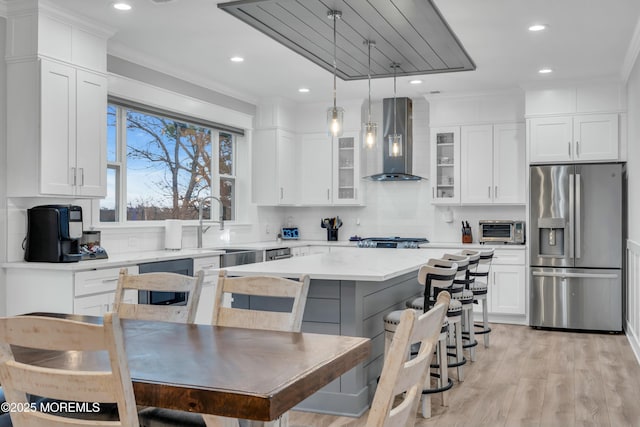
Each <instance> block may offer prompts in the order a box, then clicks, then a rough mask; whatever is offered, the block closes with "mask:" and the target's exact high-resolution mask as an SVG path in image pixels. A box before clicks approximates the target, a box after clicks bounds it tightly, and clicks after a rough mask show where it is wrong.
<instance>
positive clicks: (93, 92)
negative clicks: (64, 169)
mask: <svg viewBox="0 0 640 427" xmlns="http://www.w3.org/2000/svg"><path fill="white" fill-rule="evenodd" d="M76 77H77V80H76V95H77V114H76V118H77V120H76V123H77V127H76V129H77V131H76V144H75V149H76V171H75V172H76V186H77V187H76V192H77V195H79V196H99V197H104V196H106V195H107V159H106V155H107V150H106V143H107V79H106V77H105V76H102V75H100V74H95V73H90V72H87V71H83V70H77V72H76Z"/></svg>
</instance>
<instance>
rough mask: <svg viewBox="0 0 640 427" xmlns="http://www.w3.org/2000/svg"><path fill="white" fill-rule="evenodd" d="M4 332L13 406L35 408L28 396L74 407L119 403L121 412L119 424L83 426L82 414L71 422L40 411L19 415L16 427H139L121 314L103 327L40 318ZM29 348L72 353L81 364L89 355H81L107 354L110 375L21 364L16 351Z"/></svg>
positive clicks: (1, 365) (4, 365) (3, 365)
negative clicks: (73, 405)
mask: <svg viewBox="0 0 640 427" xmlns="http://www.w3.org/2000/svg"><path fill="white" fill-rule="evenodd" d="M0 331H2V333H1V334H0V383H2V386H3V389H4V392H5V397H6V398H7V402H10V403H15V404H21V405H29V400H28V398H27V395H35V396H41V397H44V398H52V399H60V400H65V401H71V402H90V403H93V402H100V403H116V404H117V407H118V415H119V421H97V420H93V419H90V420H82V421H81V418H82V414H81V413H74V414H73V416H74V418H69V417H64V416H60V415H58V414H57V413H43V412H40V411H37V410H36V411H24V412H14V413H12V414H11V419H12V421H13V424H14V426H15V427H32V426H36V427H44V426H47V427H63V426H81V425H82V426H114V427H115V426H123V427H124V426H127V427H137V426H138V425H139V424H138V415H137V408H136V403H135V396H134V394H133V385H132V383H131V377H130V375H129V368H128V364H127V358H126V354H125V349H124V339H123V335H122V328H121V326H120V321H119V319H118V316H117V314H113V313H107V314H105V316H104V325H103V326H100V325H94V324H85V323H81V322H75V321H72V320H66V319H57V318H47V317H38V316H21V317H11V318H2V319H0ZM65 343H66V345H65ZM24 344H28V345H27V346H28V347H31V348H35V349H44V350H57V351H72V352H73V360H78V361H79V362H78V364H81V363H82V361H83V360H84V357H83V356H84V354H75V353H81V352H90V355H87V356H86V357H87V358H97V359H98V360H99V358H100V356H99V355H101V354H106V355H108V359H107V360H105V361H104V368H109V369H108V370H106V369H105V370H99V371H94V370H91V371H86V370H82V369H73V370H72V369H70V368H69V367H66V369H58V368H50V367H41V366H37V365H34V364H31V363H28V362H27V361H16V360H15V359H14V357H13V353H12V351H11V346H14V345H20V346H22V345H24ZM95 352H102V353H95ZM96 354H97V355H96ZM36 409H38V408H36Z"/></svg>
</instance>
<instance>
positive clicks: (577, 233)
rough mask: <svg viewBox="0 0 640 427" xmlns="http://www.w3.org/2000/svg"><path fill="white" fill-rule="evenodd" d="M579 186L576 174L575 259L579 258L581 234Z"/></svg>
mask: <svg viewBox="0 0 640 427" xmlns="http://www.w3.org/2000/svg"><path fill="white" fill-rule="evenodd" d="M580 186H581V180H580V174H579V173H577V174H576V196H575V199H576V216H575V218H576V228H575V229H574V233H575V234H574V236H575V238H574V241H575V244H576V245H575V246H576V258H580V246H581V244H580V235H581V234H582V226H581V225H580V217H581V216H582V201H581V199H580V194H581V193H582V190H581V188H580Z"/></svg>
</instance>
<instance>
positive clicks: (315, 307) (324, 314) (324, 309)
mask: <svg viewBox="0 0 640 427" xmlns="http://www.w3.org/2000/svg"><path fill="white" fill-rule="evenodd" d="M302 320H303V321H307V322H327V323H340V301H339V300H337V299H312V298H307V305H306V307H305V308H304V316H303V317H302Z"/></svg>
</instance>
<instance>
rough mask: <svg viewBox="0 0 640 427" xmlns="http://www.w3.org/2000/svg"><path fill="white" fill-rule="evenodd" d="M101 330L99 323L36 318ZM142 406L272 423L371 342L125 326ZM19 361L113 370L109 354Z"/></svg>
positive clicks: (22, 352)
mask: <svg viewBox="0 0 640 427" xmlns="http://www.w3.org/2000/svg"><path fill="white" fill-rule="evenodd" d="M32 314H33V315H42V316H52V317H59V318H67V319H73V320H80V321H85V322H91V323H98V324H99V323H101V322H102V318H101V317H94V316H80V315H69V314H53V313H32ZM121 323H122V327H123V331H124V339H125V348H126V353H127V359H128V363H129V370H130V371H131V379H132V381H133V390H134V393H135V396H136V403H137V404H138V405H143V406H154V407H160V408H168V409H178V410H183V411H190V412H198V413H202V414H213V415H220V416H225V417H231V418H242V419H250V420H258V421H272V420H275V419H277V418H278V417H280V416H281V415H282V414H284V413H285V412H286V411H288V410H290V409H291V408H293V407H294V406H296V405H297V404H298V403H300V402H301V401H302V400H304V399H305V398H307V397H308V396H310V395H311V394H313V393H314V392H316V391H317V390H319V389H320V388H322V387H323V386H325V385H326V384H328V383H330V382H331V381H333V380H334V379H335V378H338V377H339V376H340V375H342V374H344V373H345V372H347V371H349V370H350V369H352V368H353V367H355V366H356V365H358V364H359V363H361V362H363V361H364V360H366V359H367V357H368V356H369V354H370V351H371V342H370V340H369V339H368V338H361V337H350V336H337V335H324V334H312V333H295V332H276V331H263V330H253V329H243V328H231V327H220V326H211V325H185V324H178V323H169V322H150V321H140V320H128V319H122V320H121ZM14 356H15V358H16V360H18V361H29V362H30V363H35V364H37V365H39V366H45V367H52V368H64V369H83V370H85V369H101V368H102V369H105V370H108V369H109V368H108V366H109V364H108V359H107V356H106V354H102V353H92V354H88V355H87V354H84V355H82V357H80V356H79V355H78V354H77V353H76V352H72V351H68V352H55V351H45V350H36V349H26V348H15V349H14Z"/></svg>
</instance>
